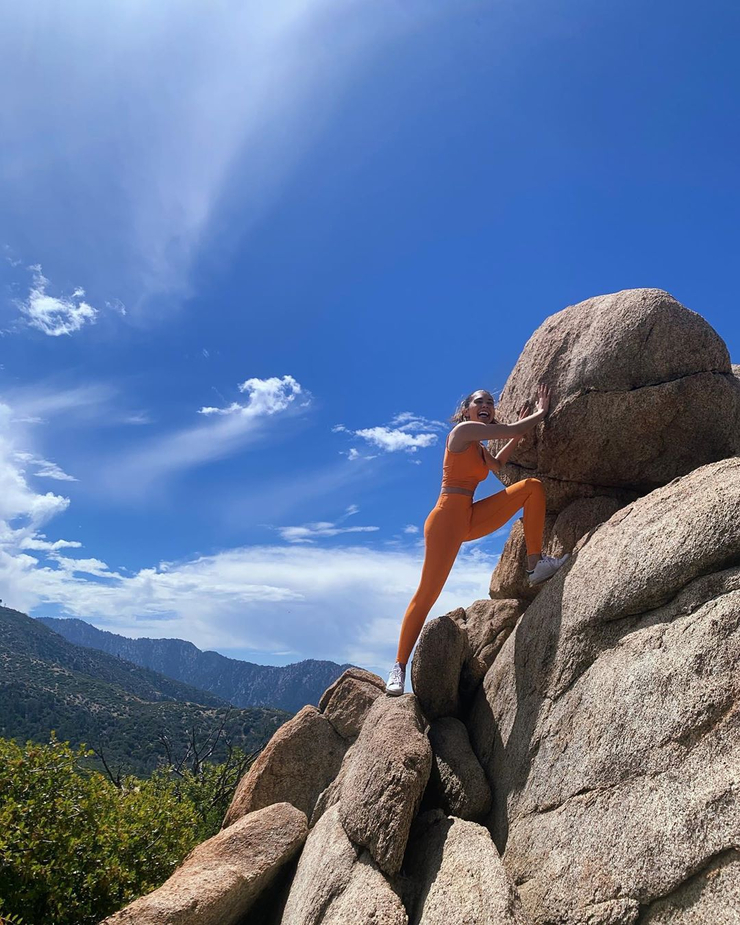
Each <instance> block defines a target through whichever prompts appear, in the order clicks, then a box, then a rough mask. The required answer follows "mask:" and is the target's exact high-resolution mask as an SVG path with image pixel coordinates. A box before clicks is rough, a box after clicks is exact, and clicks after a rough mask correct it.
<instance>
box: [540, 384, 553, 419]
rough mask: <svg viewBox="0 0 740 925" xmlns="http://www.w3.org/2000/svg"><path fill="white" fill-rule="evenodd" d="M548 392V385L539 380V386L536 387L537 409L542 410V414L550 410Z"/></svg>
mask: <svg viewBox="0 0 740 925" xmlns="http://www.w3.org/2000/svg"><path fill="white" fill-rule="evenodd" d="M550 394H551V393H550V387H549V386H547V385H545V383H544V382H540V387H539V388H538V389H537V410H538V411H542V412H543V414H547V412H548V411H549V410H550Z"/></svg>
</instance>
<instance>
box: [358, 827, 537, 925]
mask: <svg viewBox="0 0 740 925" xmlns="http://www.w3.org/2000/svg"><path fill="white" fill-rule="evenodd" d="M405 868H406V875H407V877H408V879H409V884H408V887H407V889H408V898H407V902H408V904H409V906H410V907H411V909H412V910H413V911H412V914H411V916H410V921H411V923H412V925H528V921H529V920H528V919H527V917H526V915H525V913H524V911H523V909H522V905H521V902H520V900H519V896H518V895H517V892H516V889H515V888H514V885H513V883H512V882H511V879H510V877H509V876H508V875H507V873H506V871H505V870H504V866H503V864H502V863H501V859H500V857H499V855H498V852H497V851H496V848H495V847H494V845H493V842H492V841H491V837H490V835H489V834H488V832H487V831H486V829H484V828H483V827H482V826H480V825H476V824H475V823H473V822H464V821H463V820H462V819H455V818H448V817H447V816H445V814H444V813H442V812H440V811H439V810H434V811H432V812H430V813H425V814H424V815H422V816H420V817H419V819H418V821H417V822H416V823H415V825H414V830H413V832H412V837H411V843H410V845H409V851H408V855H407V857H406V864H405ZM368 921H369V920H368Z"/></svg>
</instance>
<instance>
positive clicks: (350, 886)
mask: <svg viewBox="0 0 740 925" xmlns="http://www.w3.org/2000/svg"><path fill="white" fill-rule="evenodd" d="M369 922H372V923H374V925H407V922H408V917H407V915H406V910H405V909H404V907H403V903H402V902H401V900H400V899H399V897H398V896H397V894H396V893H395V892H394V890H393V888H392V887H391V885H390V883H389V882H388V880H387V879H386V878H385V877H384V876H383V874H382V873H381V872H380V870H379V869H378V867H377V865H376V864H375V863H374V862H373V859H372V858H371V857H370V855H369V853H368V852H367V851H362V850H361V849H359V848H357V847H356V846H355V845H353V844H352V842H350V840H349V839H348V838H347V835H346V834H345V831H344V829H343V828H342V825H341V823H340V821H339V807H338V806H334V807H332V808H331V809H329V810H328V811H327V812H326V813H325V814H324V815H323V816H322V817H321V820H320V821H319V822H318V823H317V824H316V826H315V827H314V828H313V829H312V830H311V834H310V835H309V837H308V840H307V841H306V846H305V848H304V849H303V853H302V854H301V859H300V861H299V862H298V869H297V870H296V873H295V877H294V878H293V882H292V884H291V888H290V894H289V895H288V901H287V903H286V905H285V909H284V911H283V916H282V920H281V925H367V923H369Z"/></svg>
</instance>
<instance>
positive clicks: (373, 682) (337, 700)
mask: <svg viewBox="0 0 740 925" xmlns="http://www.w3.org/2000/svg"><path fill="white" fill-rule="evenodd" d="M384 692H385V682H384V681H383V679H382V678H380V677H378V675H376V674H373V673H372V672H371V671H364V670H363V669H362V668H348V669H347V671H345V672H344V674H343V675H342V676H341V677H340V678H337V680H336V681H335V682H334V683H333V684H332V685H331V687H329V688H327V690H326V691H325V692H324V694H323V695H322V697H321V699H320V700H319V710H320V711H321V712H322V713H323V715H324V716H325V717H326V718H327V719H328V720H329V722H330V723H331V724H332V726H333V727H334V728H335V729H336V730H337V732H338V733H339V735H341V736H342V737H343V738H345V739H356V738H357V736H358V735H359V734H360V729H362V724H363V723H364V722H365V717H366V716H367V714H368V712H369V711H370V707H372V705H373V704H374V703H375V701H376V700H377V699H378V697H381V696H382V695H383V694H384Z"/></svg>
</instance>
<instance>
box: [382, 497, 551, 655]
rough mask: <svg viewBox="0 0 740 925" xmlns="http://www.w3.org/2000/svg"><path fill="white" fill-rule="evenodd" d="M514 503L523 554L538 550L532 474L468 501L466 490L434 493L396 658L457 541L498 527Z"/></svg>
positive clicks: (538, 513) (406, 647) (541, 512)
mask: <svg viewBox="0 0 740 925" xmlns="http://www.w3.org/2000/svg"><path fill="white" fill-rule="evenodd" d="M519 508H524V539H525V542H526V544H527V554H528V555H530V556H535V555H538V554H539V553H540V552H541V551H542V532H543V529H544V526H545V490H544V488H543V487H542V482H540V481H539V480H538V479H524V480H523V481H522V482H516V484H514V485H510V486H509V487H508V488H506V489H504V491H500V492H498V493H497V494H495V495H491V497H490V498H484V499H483V500H482V501H475V502H474V501H473V500H472V498H470V497H468V496H467V495H457V494H454V495H448V494H442V495H440V496H439V501H437V504H436V507H435V508H434V510H433V511H432V512H431V514H430V515H429V516H428V517H427V519H426V523H425V524H424V544H425V551H424V565H423V567H422V570H421V580H420V582H419V587H418V589H417V591H416V594H415V595H414V596H413V597H412V598H411V603H410V604H409V606H408V609H407V610H406V614H405V616H404V618H403V623H402V624H401V639H400V640H399V643H398V655H397V656H396V658H397V661H399V662H401V664H403V665H405V664H406V663H407V662H408V660H409V656H410V655H411V650H412V649H413V648H414V644H415V643H416V640H417V639H418V637H419V633H420V632H421V628H422V626H423V625H424V621H425V620H426V618H427V615H428V614H429V611H430V610H431V609H432V607H433V606H434V602H435V601H436V600H437V598H438V597H439V595H440V594H441V593H442V588H443V587H444V583H445V582H446V581H447V576H448V575H449V574H450V571H451V570H452V566H453V565H454V562H455V559H456V557H457V554H458V552H459V551H460V546H461V545H462V544H463V543H464V542H466V541H468V540H477V539H480V537H482V536H486V535H487V534H489V533H493V531H494V530H498V528H499V527H502V526H503V525H504V524H505V523H506V521H507V520H509V518H510V517H512V516H513V515H514V514H515V513H516V512H517V511H518V510H519Z"/></svg>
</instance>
